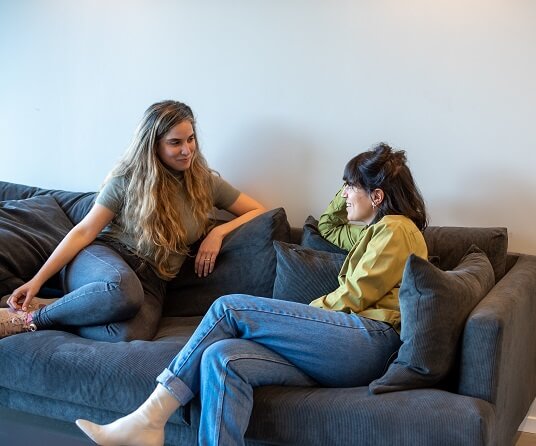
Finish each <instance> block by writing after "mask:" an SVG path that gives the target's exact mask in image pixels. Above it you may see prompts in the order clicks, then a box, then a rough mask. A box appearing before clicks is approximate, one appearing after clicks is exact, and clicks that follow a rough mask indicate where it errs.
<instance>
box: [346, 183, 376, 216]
mask: <svg viewBox="0 0 536 446" xmlns="http://www.w3.org/2000/svg"><path fill="white" fill-rule="evenodd" d="M342 196H343V197H344V198H346V212H347V213H348V220H349V221H361V222H364V223H366V224H370V223H372V221H373V220H374V217H376V213H377V210H376V208H375V207H373V206H372V199H371V197H370V195H369V194H368V193H367V192H366V191H365V190H364V189H362V188H361V187H359V186H350V185H348V184H346V183H345V184H344V186H343V190H342Z"/></svg>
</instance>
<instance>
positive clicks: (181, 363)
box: [76, 144, 427, 446]
mask: <svg viewBox="0 0 536 446" xmlns="http://www.w3.org/2000/svg"><path fill="white" fill-rule="evenodd" d="M343 178H344V181H345V183H344V186H343V188H342V189H341V190H340V191H339V193H338V194H337V195H336V197H335V198H334V200H333V201H332V202H331V204H330V206H329V207H328V210H327V211H326V214H325V215H324V216H323V217H324V218H323V221H324V228H325V229H326V228H327V226H329V223H328V222H329V221H331V222H332V223H331V226H332V231H331V232H333V233H337V231H338V232H346V233H347V234H348V233H351V234H352V235H351V237H350V238H352V237H355V241H354V243H353V246H352V247H351V249H350V252H349V254H348V256H347V258H346V260H345V262H344V264H343V266H342V269H341V271H340V274H339V284H340V286H339V287H338V288H337V289H336V290H334V291H333V292H331V293H329V294H327V295H325V296H321V297H319V298H318V299H316V300H314V301H313V302H311V304H310V305H304V304H300V303H295V302H287V301H282V300H276V299H268V298H262V297H253V296H244V295H239V294H235V295H229V296H223V297H220V298H219V299H218V300H216V301H215V302H214V304H213V305H212V306H211V308H210V309H209V311H208V312H207V314H206V315H205V317H204V318H203V319H202V321H201V323H200V324H199V326H198V327H197V329H196V331H195V332H194V333H193V335H192V337H191V338H190V340H189V341H188V343H187V344H186V345H185V346H184V347H183V348H182V350H181V351H180V352H179V353H178V354H177V356H176V357H175V358H174V359H173V361H172V362H171V363H170V365H169V366H168V367H167V368H166V369H165V370H164V371H163V372H162V373H161V374H160V375H159V376H158V378H157V381H158V384H157V386H156V389H155V391H154V392H153V393H152V394H151V395H150V396H149V398H148V399H147V400H146V401H145V402H144V403H143V404H142V405H141V406H140V407H139V408H138V409H136V410H135V411H134V412H132V413H131V414H129V415H127V416H126V417H123V418H120V419H119V420H116V421H115V422H113V423H111V424H108V425H104V426H101V425H97V424H94V423H91V422H89V421H86V420H77V422H76V423H77V425H78V426H79V427H80V428H81V429H82V430H83V431H84V432H85V433H86V434H87V435H88V436H89V437H90V438H91V439H92V440H94V441H95V442H96V443H98V444H100V445H103V446H112V445H117V446H118V445H138V446H140V445H144V446H157V445H158V446H161V445H162V444H163V443H164V425H165V424H166V422H167V420H168V418H169V417H170V416H171V414H172V413H173V412H174V411H175V410H176V409H177V408H178V407H179V406H182V405H185V404H187V403H188V402H189V401H190V400H191V399H192V398H194V397H195V396H197V395H199V397H200V398H201V418H200V422H199V433H198V443H199V444H200V445H243V444H244V434H245V432H246V429H247V426H248V423H249V418H250V415H251V411H252V407H253V388H254V387H257V386H265V385H287V386H317V385H320V386H325V387H353V386H363V385H367V384H368V383H370V382H371V381H372V380H374V379H376V378H378V377H380V376H381V375H382V374H383V371H384V369H385V367H386V365H387V364H388V362H389V359H390V358H391V356H392V354H393V353H394V352H396V351H397V349H398V348H399V347H400V344H401V341H400V336H399V330H400V307H399V301H398V291H399V287H400V283H401V281H402V272H403V269H404V265H405V263H406V260H407V258H408V256H409V255H410V254H412V253H414V254H416V255H417V256H420V257H422V258H426V257H427V249H426V244H425V241H424V238H423V235H422V231H423V230H424V228H425V227H426V224H427V217H426V210H425V205H424V201H423V199H422V197H421V194H420V192H419V190H418V189H417V187H416V185H415V183H414V181H413V177H412V175H411V172H410V171H409V168H408V166H407V164H406V156H405V153H404V152H403V151H394V150H392V149H391V148H390V147H389V146H387V145H386V144H380V145H379V146H377V147H376V148H374V149H372V150H370V151H367V152H364V153H362V154H360V155H357V156H356V157H355V158H353V159H352V160H350V162H349V163H348V164H347V165H346V169H345V171H344V177H343ZM343 213H344V214H346V217H343ZM351 221H361V222H363V223H364V224H365V226H356V228H357V229H356V228H352V230H351V231H348V230H347V229H348V228H347V226H348V225H350V224H351V223H350V222H351ZM352 226H355V225H352Z"/></svg>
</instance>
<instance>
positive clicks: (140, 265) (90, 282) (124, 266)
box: [33, 241, 166, 342]
mask: <svg viewBox="0 0 536 446" xmlns="http://www.w3.org/2000/svg"><path fill="white" fill-rule="evenodd" d="M60 276H61V281H62V288H63V292H64V293H65V294H64V296H63V297H62V298H61V299H59V300H57V301H56V302H54V303H52V304H50V305H47V306H46V307H44V308H41V309H40V310H38V311H36V312H35V313H34V316H33V321H34V323H35V324H36V326H37V328H38V329H47V328H61V329H62V330H67V331H71V332H74V333H76V334H78V335H79V336H82V337H85V338H90V339H95V340H99V341H109V342H119V341H131V340H133V339H143V340H147V339H152V338H153V337H154V335H155V334H156V330H157V329H158V324H159V322H160V318H161V315H162V306H163V302H164V296H165V290H166V282H165V281H164V280H162V279H160V278H159V277H158V276H157V275H156V274H155V273H154V271H153V270H152V269H151V267H150V266H149V265H147V264H146V263H145V262H144V261H143V260H142V259H140V258H139V257H137V256H136V255H134V254H132V253H130V252H129V251H128V250H127V249H126V248H124V247H122V246H121V245H120V244H118V243H114V242H107V243H104V242H102V241H96V242H94V243H92V244H91V245H89V246H87V247H86V248H84V249H83V250H82V251H80V252H79V253H78V255H77V256H76V257H75V258H74V259H73V260H72V261H71V262H70V263H69V264H68V265H66V266H65V268H63V270H62V271H61V274H60Z"/></svg>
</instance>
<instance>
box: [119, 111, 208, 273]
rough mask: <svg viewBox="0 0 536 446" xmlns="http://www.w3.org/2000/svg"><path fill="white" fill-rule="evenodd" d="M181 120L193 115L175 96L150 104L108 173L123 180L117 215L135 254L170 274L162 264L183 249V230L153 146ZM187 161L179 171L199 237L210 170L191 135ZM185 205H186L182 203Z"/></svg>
mask: <svg viewBox="0 0 536 446" xmlns="http://www.w3.org/2000/svg"><path fill="white" fill-rule="evenodd" d="M183 121H188V122H190V123H191V124H192V128H193V130H194V135H195V134H196V130H195V118H194V115H193V112H192V110H191V108H190V107H188V106H187V105H186V104H183V103H181V102H177V101H162V102H157V103H155V104H153V105H151V106H150V107H149V108H148V109H147V110H146V111H145V113H144V115H143V118H142V120H141V122H140V123H139V125H138V127H137V129H136V131H135V133H134V138H133V140H132V143H131V144H130V146H129V148H128V149H127V151H126V152H125V154H124V155H123V157H122V159H121V160H120V161H119V163H118V164H117V166H116V167H115V168H114V169H113V170H112V172H111V173H110V174H109V177H116V176H124V177H125V179H126V190H125V202H124V206H123V208H122V210H121V213H120V215H119V218H120V221H121V223H122V224H123V226H124V228H125V231H126V232H127V233H129V234H136V239H137V250H138V254H139V255H141V256H142V257H150V258H154V259H155V263H156V266H157V272H158V274H159V275H160V276H161V277H163V278H167V279H170V278H172V277H173V271H171V270H170V268H169V266H168V265H167V260H168V258H169V256H170V254H172V253H178V254H183V255H184V254H187V253H188V246H187V241H186V229H185V227H184V223H183V219H182V216H181V211H180V209H179V207H178V206H177V203H176V198H177V190H178V188H179V187H180V183H179V180H178V178H177V177H176V176H174V175H173V174H172V173H171V172H170V171H169V170H168V169H167V168H166V167H165V166H164V164H163V163H162V162H161V161H160V158H159V157H158V155H157V152H156V149H157V146H158V142H159V141H160V139H161V138H162V137H163V136H164V135H165V134H166V133H167V132H168V131H169V130H171V129H172V128H173V127H174V126H175V125H177V124H180V123H181V122H183ZM196 147H197V148H196V150H195V151H194V152H193V158H192V163H191V166H190V168H189V169H186V170H185V171H184V177H183V178H184V179H183V187H184V189H185V192H186V195H187V197H188V200H189V203H188V204H189V205H190V206H191V209H192V212H193V216H194V218H195V220H196V221H197V223H198V225H199V228H200V231H199V234H198V236H201V235H202V234H203V233H204V232H205V231H206V229H207V227H208V214H209V212H210V210H211V209H212V203H213V201H212V187H211V175H212V171H211V170H210V169H209V167H208V164H207V162H206V160H205V158H204V157H203V155H202V154H201V151H200V149H199V144H198V143H197V140H196ZM186 208H188V206H187V207H186Z"/></svg>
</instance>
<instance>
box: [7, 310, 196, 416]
mask: <svg viewBox="0 0 536 446" xmlns="http://www.w3.org/2000/svg"><path fill="white" fill-rule="evenodd" d="M168 321H169V320H168ZM198 322H199V318H192V320H190V318H176V319H175V320H174V321H173V322H171V324H172V325H173V326H174V327H175V329H174V330H172V331H169V330H168V332H167V333H166V335H164V336H162V334H160V335H157V337H158V338H161V340H160V341H155V342H150V341H132V342H119V343H109V342H98V341H93V340H89V339H84V338H80V337H78V336H76V335H73V334H70V333H65V332H61V331H54V330H42V331H36V332H34V333H25V334H19V335H16V336H10V337H7V338H4V339H1V340H0V388H1V387H3V388H6V389H10V390H12V391H15V392H21V393H28V394H31V395H34V396H38V397H43V398H46V399H47V400H48V401H50V402H51V401H54V400H56V401H61V402H66V403H72V404H75V405H79V406H84V407H89V408H94V409H103V410H105V411H110V412H113V413H116V414H118V413H119V414H126V413H129V412H131V411H132V410H134V409H136V407H138V406H139V405H140V404H141V403H142V402H143V401H144V400H145V399H146V398H147V397H148V396H149V395H150V393H151V392H152V390H153V389H154V387H155V385H156V377H157V376H158V375H159V374H160V373H161V372H162V370H164V368H165V367H167V366H168V365H169V363H170V361H171V360H172V359H173V358H174V357H175V355H176V354H177V353H178V351H179V350H180V349H181V348H182V346H183V345H184V344H185V343H186V342H187V340H188V339H189V337H190V336H191V334H192V333H193V331H194V330H195V328H196V326H197V324H198ZM14 408H16V409H19V410H26V411H29V412H32V408H31V407H26V406H24V405H22V406H21V405H19V406H17V407H14ZM174 416H175V417H176V418H175V420H176V421H178V417H179V415H174Z"/></svg>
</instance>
